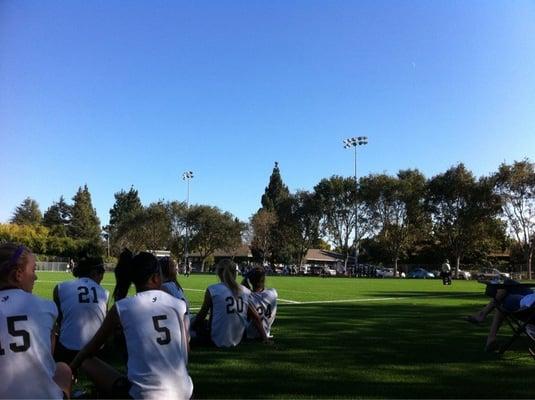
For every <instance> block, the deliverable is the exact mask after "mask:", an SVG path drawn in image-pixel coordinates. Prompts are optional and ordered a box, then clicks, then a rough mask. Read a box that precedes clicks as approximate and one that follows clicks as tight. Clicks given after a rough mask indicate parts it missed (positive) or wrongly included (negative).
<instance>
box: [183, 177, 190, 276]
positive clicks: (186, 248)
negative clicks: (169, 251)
mask: <svg viewBox="0 0 535 400" xmlns="http://www.w3.org/2000/svg"><path fill="white" fill-rule="evenodd" d="M192 179H193V172H192V171H185V172H184V173H183V174H182V180H183V181H186V182H187V184H188V190H187V194H186V212H187V214H186V240H185V242H184V270H185V271H187V270H188V257H189V254H188V251H189V250H188V241H189V222H188V219H189V181H190V180H192Z"/></svg>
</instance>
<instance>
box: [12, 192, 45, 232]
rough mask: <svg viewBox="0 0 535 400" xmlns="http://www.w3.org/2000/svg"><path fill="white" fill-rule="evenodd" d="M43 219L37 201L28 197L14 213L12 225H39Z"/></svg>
mask: <svg viewBox="0 0 535 400" xmlns="http://www.w3.org/2000/svg"><path fill="white" fill-rule="evenodd" d="M42 219H43V216H42V214H41V210H39V204H38V203H37V201H35V200H34V199H31V198H29V197H27V198H25V199H24V200H23V201H22V203H21V204H20V206H18V207H17V208H16V209H15V211H14V212H13V216H12V217H11V223H13V224H17V225H39V224H40V223H41V220H42Z"/></svg>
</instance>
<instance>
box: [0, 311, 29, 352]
mask: <svg viewBox="0 0 535 400" xmlns="http://www.w3.org/2000/svg"><path fill="white" fill-rule="evenodd" d="M6 319H7V331H8V332H9V334H10V335H11V336H13V337H14V338H16V337H20V338H21V339H22V344H17V343H15V342H14V343H10V344H9V348H10V349H11V351H12V352H13V353H21V352H23V351H26V350H28V349H29V348H30V333H29V332H28V331H26V330H24V329H16V328H15V322H18V321H28V316H27V315H15V316H13V317H7V318H6ZM5 354H6V351H5V350H4V349H3V348H2V345H1V344H0V356H3V355H5Z"/></svg>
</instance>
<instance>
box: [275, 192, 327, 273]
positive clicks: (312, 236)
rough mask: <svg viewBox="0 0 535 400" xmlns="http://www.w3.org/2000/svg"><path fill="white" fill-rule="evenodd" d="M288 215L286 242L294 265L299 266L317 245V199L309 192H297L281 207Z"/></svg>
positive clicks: (318, 209) (286, 216)
mask: <svg viewBox="0 0 535 400" xmlns="http://www.w3.org/2000/svg"><path fill="white" fill-rule="evenodd" d="M282 209H283V210H287V212H288V214H287V215H285V216H284V220H285V221H287V222H286V224H285V226H286V228H287V229H286V237H285V238H286V240H287V243H288V244H289V246H290V248H291V249H292V253H293V258H294V260H295V264H296V265H298V266H301V265H302V264H303V261H304V260H305V256H306V254H307V252H308V250H309V249H310V248H312V247H313V246H315V245H319V231H320V220H321V216H322V213H321V208H320V201H319V199H318V197H317V196H316V195H315V194H313V193H310V192H306V191H299V192H297V193H296V194H295V195H291V196H290V197H289V198H288V199H287V205H286V206H285V207H282Z"/></svg>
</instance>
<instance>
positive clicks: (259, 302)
mask: <svg viewBox="0 0 535 400" xmlns="http://www.w3.org/2000/svg"><path fill="white" fill-rule="evenodd" d="M265 284H266V271H265V270H264V268H262V267H254V268H253V269H251V270H250V271H249V272H248V273H247V275H245V279H244V280H243V282H242V285H244V286H245V287H247V288H249V289H251V303H252V304H253V306H254V308H255V309H256V312H257V313H258V316H259V317H260V319H261V320H262V326H263V327H264V330H265V331H266V334H267V335H268V337H270V338H271V337H272V336H271V326H272V325H273V322H274V321H275V315H276V314H277V297H278V294H277V291H276V290H275V289H266V288H265ZM259 337H260V336H259V335H258V330H257V329H256V328H255V326H254V324H252V323H249V326H248V327H247V338H248V339H258V338H259Z"/></svg>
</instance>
